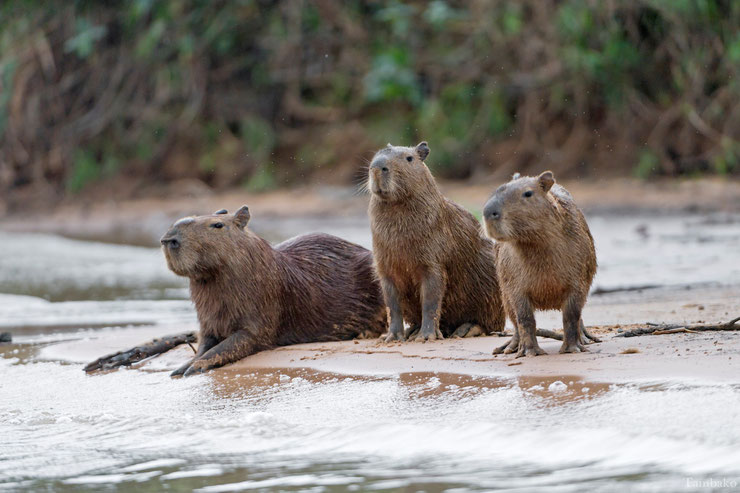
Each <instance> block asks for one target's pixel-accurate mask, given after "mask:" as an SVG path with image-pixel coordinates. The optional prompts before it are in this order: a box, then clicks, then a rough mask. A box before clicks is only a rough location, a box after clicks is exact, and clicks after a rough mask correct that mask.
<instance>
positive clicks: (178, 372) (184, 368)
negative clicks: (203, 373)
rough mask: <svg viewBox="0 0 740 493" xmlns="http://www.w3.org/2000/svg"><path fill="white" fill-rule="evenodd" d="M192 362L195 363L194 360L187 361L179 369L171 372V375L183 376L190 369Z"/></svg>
mask: <svg viewBox="0 0 740 493" xmlns="http://www.w3.org/2000/svg"><path fill="white" fill-rule="evenodd" d="M192 363H193V362H192V361H188V362H187V363H185V364H184V365H182V366H181V367H180V368H178V369H177V370H175V371H173V372H172V373H170V376H171V377H181V376H183V375H184V374H185V372H186V371H187V370H188V368H190V365H191V364H192Z"/></svg>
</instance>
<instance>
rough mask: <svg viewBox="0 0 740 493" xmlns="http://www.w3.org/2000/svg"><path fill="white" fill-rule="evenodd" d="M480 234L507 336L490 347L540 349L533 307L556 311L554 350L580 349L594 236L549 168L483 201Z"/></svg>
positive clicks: (530, 353)
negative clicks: (489, 255)
mask: <svg viewBox="0 0 740 493" xmlns="http://www.w3.org/2000/svg"><path fill="white" fill-rule="evenodd" d="M483 218H484V222H485V228H486V232H487V234H488V236H490V237H491V238H493V239H494V240H496V246H495V250H496V268H497V272H498V276H499V282H500V284H501V291H502V296H503V300H504V308H505V310H506V315H507V316H508V317H509V319H510V320H511V321H512V322H513V323H514V326H515V331H514V337H512V338H511V340H510V341H509V342H507V343H506V344H505V345H503V346H501V347H499V348H496V349H495V350H494V354H497V353H501V352H504V353H513V352H514V351H517V357H521V356H525V355H526V356H536V355H538V354H545V351H543V350H542V348H540V346H539V344H537V337H536V335H535V333H536V330H537V329H536V325H535V318H534V310H561V311H562V314H563V345H562V347H561V348H560V352H561V353H574V352H578V351H585V350H586V348H585V347H584V346H583V344H584V343H585V342H586V339H585V338H587V337H588V338H591V339H592V340H594V341H598V339H596V338H595V337H593V336H591V335H590V334H589V333H588V332H586V328H585V326H584V325H583V320H582V319H581V311H582V310H583V305H584V304H585V303H586V297H587V296H588V291H589V289H590V287H591V281H592V280H593V278H594V274H596V251H595V250H594V240H593V238H592V237H591V232H590V231H589V229H588V224H586V219H585V218H584V217H583V213H581V211H580V209H579V208H578V207H577V206H576V204H575V202H574V201H573V197H571V195H570V193H568V191H567V190H566V189H565V188H563V187H561V186H560V185H557V184H555V177H554V176H553V174H552V172H551V171H545V172H544V173H542V174H541V175H539V176H535V177H531V176H523V177H520V176H519V175H518V174H517V175H514V178H513V179H512V180H511V181H510V182H508V183H506V184H504V185H501V186H500V187H498V189H497V190H496V192H495V193H494V194H493V195H492V196H491V198H490V199H488V201H487V202H486V204H485V207H484V208H483Z"/></svg>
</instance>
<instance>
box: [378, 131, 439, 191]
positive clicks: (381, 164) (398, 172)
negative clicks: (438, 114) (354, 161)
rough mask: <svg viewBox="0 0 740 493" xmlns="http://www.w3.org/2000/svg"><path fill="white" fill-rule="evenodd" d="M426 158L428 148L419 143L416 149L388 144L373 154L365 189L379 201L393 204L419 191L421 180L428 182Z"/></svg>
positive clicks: (426, 145) (424, 143)
mask: <svg viewBox="0 0 740 493" xmlns="http://www.w3.org/2000/svg"><path fill="white" fill-rule="evenodd" d="M428 155H429V145H428V144H427V143H426V142H421V143H419V145H417V146H416V147H401V146H392V145H390V144H388V146H387V147H384V148H383V149H381V150H379V151H378V152H376V153H375V156H374V157H373V160H372V162H371V163H370V170H369V176H368V188H369V189H370V192H372V193H373V195H374V196H375V197H377V198H379V199H381V200H384V201H389V202H393V201H396V200H400V199H403V197H405V196H407V195H408V194H409V193H411V192H413V191H414V190H418V186H415V185H418V183H419V181H420V179H422V180H428V179H431V177H432V175H431V173H430V172H429V169H428V168H427V166H426V164H424V159H426V157H427V156H428Z"/></svg>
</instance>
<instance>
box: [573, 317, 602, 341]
mask: <svg viewBox="0 0 740 493" xmlns="http://www.w3.org/2000/svg"><path fill="white" fill-rule="evenodd" d="M578 325H579V326H580V328H581V333H580V338H581V344H591V343H592V342H601V339H599V338H598V337H596V336H594V335H591V333H590V332H589V331H587V330H586V325H585V324H584V323H583V317H582V316H581V321H580V322H579V324H578Z"/></svg>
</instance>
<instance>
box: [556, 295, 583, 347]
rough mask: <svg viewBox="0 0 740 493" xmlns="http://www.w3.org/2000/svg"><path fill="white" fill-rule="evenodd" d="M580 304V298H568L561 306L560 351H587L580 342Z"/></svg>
mask: <svg viewBox="0 0 740 493" xmlns="http://www.w3.org/2000/svg"><path fill="white" fill-rule="evenodd" d="M581 306H582V303H581V302H580V300H578V299H576V298H570V299H569V300H568V301H566V303H565V306H564V307H563V345H562V346H561V347H560V352H561V353H579V352H582V351H588V349H586V347H585V346H584V345H583V344H581V327H580V321H581Z"/></svg>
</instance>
